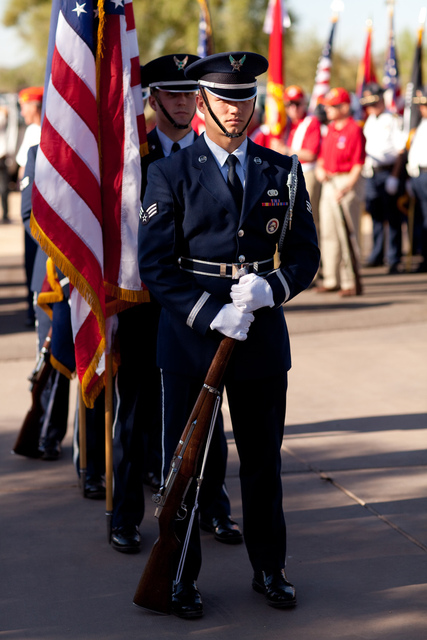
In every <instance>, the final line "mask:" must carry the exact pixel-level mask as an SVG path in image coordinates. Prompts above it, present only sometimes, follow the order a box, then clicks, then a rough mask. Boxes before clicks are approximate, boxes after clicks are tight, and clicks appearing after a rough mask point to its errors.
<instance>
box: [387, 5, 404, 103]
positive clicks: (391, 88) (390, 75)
mask: <svg viewBox="0 0 427 640" xmlns="http://www.w3.org/2000/svg"><path fill="white" fill-rule="evenodd" d="M389 16H390V29H389V37H388V48H387V54H386V61H385V65H384V77H383V85H384V89H385V91H384V102H385V105H386V108H387V109H388V110H389V111H391V112H392V113H403V99H402V96H401V87H400V78H399V67H398V63H397V55H396V43H395V37H394V26H393V22H394V21H393V6H392V5H391V6H390V8H389Z"/></svg>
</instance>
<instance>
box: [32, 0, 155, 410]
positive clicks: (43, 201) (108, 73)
mask: <svg viewBox="0 0 427 640" xmlns="http://www.w3.org/2000/svg"><path fill="white" fill-rule="evenodd" d="M110 5H111V6H110ZM53 10H54V9H53ZM53 10H52V11H53ZM53 27H54V28H55V46H54V48H53V51H52V54H51V55H52V58H51V61H50V60H48V65H47V67H48V69H50V78H49V85H48V89H47V92H46V100H45V114H44V118H43V123H42V135H41V142H40V148H39V151H38V153H37V161H36V173H35V180H34V188H33V215H32V220H31V222H32V231H33V235H34V236H35V237H36V238H37V240H38V241H39V242H40V244H41V245H42V247H43V249H44V250H45V251H46V252H47V253H48V255H49V256H51V257H52V259H53V261H54V262H55V264H56V265H57V266H58V267H59V268H60V269H61V271H62V272H63V273H64V274H65V275H67V276H68V277H69V279H70V282H71V283H72V285H73V289H72V292H71V296H70V300H71V311H72V323H73V336H74V345H75V354H76V369H77V374H78V377H79V380H80V382H81V384H82V390H83V397H84V400H85V403H86V404H87V406H92V405H93V402H94V400H95V398H96V396H97V394H98V393H99V391H100V390H101V388H102V386H103V384H104V379H103V378H104V364H103V353H104V350H105V346H106V317H107V316H108V315H111V314H112V313H115V312H116V311H117V310H118V309H120V308H121V307H122V305H129V304H132V303H135V302H137V301H142V300H143V299H144V297H145V296H146V295H147V293H146V292H145V291H144V288H143V286H142V285H141V282H140V279H139V275H138V270H137V264H136V263H137V260H136V242H137V240H136V236H137V233H136V230H137V225H138V211H139V198H140V192H139V190H140V162H139V153H140V145H141V144H142V145H144V144H145V143H146V139H145V123H144V116H143V104H142V95H141V87H140V81H139V55H138V47H137V43H136V32H135V25H134V21H133V10H132V3H131V0H124V4H122V2H119V1H117V2H114V3H108V6H107V7H106V8H105V9H104V2H103V0H99V2H98V4H97V3H96V0H89V1H88V2H86V3H81V4H79V2H75V0H73V2H72V1H71V0H61V1H60V3H59V11H58V17H57V21H56V23H55V24H54V25H53ZM107 301H108V302H112V303H113V304H111V308H109V310H108V312H107Z"/></svg>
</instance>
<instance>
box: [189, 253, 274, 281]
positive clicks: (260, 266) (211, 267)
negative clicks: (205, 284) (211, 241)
mask: <svg viewBox="0 0 427 640" xmlns="http://www.w3.org/2000/svg"><path fill="white" fill-rule="evenodd" d="M178 264H179V266H180V268H181V269H182V270H183V271H189V272H190V273H197V274H200V275H203V276H214V277H216V278H234V277H235V275H236V273H237V271H238V270H239V269H240V268H241V267H245V268H246V269H247V272H248V273H256V274H258V275H264V274H267V273H270V271H273V269H274V258H269V259H268V260H260V261H259V262H242V263H240V262H231V263H229V262H207V261H206V260H193V259H192V258H184V257H181V258H178Z"/></svg>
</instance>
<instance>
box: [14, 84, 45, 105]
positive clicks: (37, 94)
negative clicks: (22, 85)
mask: <svg viewBox="0 0 427 640" xmlns="http://www.w3.org/2000/svg"><path fill="white" fill-rule="evenodd" d="M18 100H19V102H41V101H42V100H43V87H27V88H26V89H22V90H21V91H20V92H19V93H18Z"/></svg>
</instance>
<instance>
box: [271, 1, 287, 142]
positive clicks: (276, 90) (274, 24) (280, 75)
mask: <svg viewBox="0 0 427 640" xmlns="http://www.w3.org/2000/svg"><path fill="white" fill-rule="evenodd" d="M290 24H291V22H290V19H289V16H288V13H287V11H286V8H285V3H284V0H269V3H268V7H267V14H266V17H265V22H264V32H265V33H268V34H269V35H270V40H269V46H268V65H269V66H268V78H267V95H266V101H265V124H266V126H267V127H268V129H269V132H270V134H271V135H273V136H275V137H280V136H281V134H282V133H283V131H284V129H285V127H286V109H285V103H284V97H283V92H284V90H285V86H284V72H283V67H284V47H283V34H284V31H285V29H286V28H288V27H289V26H290Z"/></svg>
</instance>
